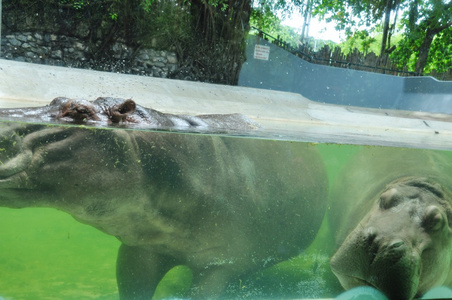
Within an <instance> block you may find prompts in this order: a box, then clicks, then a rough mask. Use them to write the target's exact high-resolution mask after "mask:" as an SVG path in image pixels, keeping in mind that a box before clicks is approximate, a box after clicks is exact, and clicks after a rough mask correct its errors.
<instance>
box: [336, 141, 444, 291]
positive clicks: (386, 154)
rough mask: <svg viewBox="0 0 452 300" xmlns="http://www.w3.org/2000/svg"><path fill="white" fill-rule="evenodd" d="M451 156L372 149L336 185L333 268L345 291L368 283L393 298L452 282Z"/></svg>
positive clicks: (351, 164)
mask: <svg viewBox="0 0 452 300" xmlns="http://www.w3.org/2000/svg"><path fill="white" fill-rule="evenodd" d="M451 176H452V155H451V154H450V153H447V152H441V151H434V150H420V149H401V148H389V147H388V148H384V147H372V148H370V147H366V148H363V149H361V150H360V151H359V152H358V154H357V155H356V156H355V157H353V158H352V159H351V160H350V161H349V162H348V163H347V164H346V165H345V166H344V168H343V169H342V171H341V173H340V175H339V179H338V180H337V182H336V183H335V184H334V186H333V188H332V190H331V195H330V205H331V209H330V212H329V214H328V218H329V222H330V226H331V228H332V230H333V233H334V234H335V236H336V244H337V245H338V246H340V247H339V249H338V250H337V252H336V253H335V254H334V256H333V257H332V259H331V268H332V271H333V273H335V275H336V276H337V278H338V279H339V281H340V283H341V284H342V286H343V287H344V288H345V289H351V288H353V287H356V286H362V285H368V286H372V287H375V288H377V289H379V290H380V291H382V292H384V293H385V294H386V295H387V296H388V297H389V298H390V299H412V298H413V297H419V296H421V295H422V294H424V293H425V292H427V291H428V290H430V289H432V288H433V287H435V286H440V285H449V286H450V284H451V283H452V272H450V271H451V256H452V242H451V234H452V231H451V225H452V209H451V201H452V194H451V192H450V191H451V188H452V180H451V179H452V178H451Z"/></svg>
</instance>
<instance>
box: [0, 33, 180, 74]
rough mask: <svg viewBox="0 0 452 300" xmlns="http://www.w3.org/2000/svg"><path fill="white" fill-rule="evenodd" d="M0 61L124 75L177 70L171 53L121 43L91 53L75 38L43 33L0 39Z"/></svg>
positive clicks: (98, 46)
mask: <svg viewBox="0 0 452 300" xmlns="http://www.w3.org/2000/svg"><path fill="white" fill-rule="evenodd" d="M1 43H2V44H1V45H2V47H1V53H0V58H5V59H11V60H16V61H23V62H31V63H39V64H46V65H55V66H65V67H74V68H84V69H94V70H101V71H111V72H118V73H126V74H137V75H146V76H153V77H162V78H166V77H168V75H170V74H171V73H172V72H174V71H175V70H176V69H177V68H178V60H177V56H176V54H175V53H174V52H171V51H156V50H153V49H145V48H139V47H138V48H134V47H129V46H127V45H126V44H125V43H124V42H122V41H120V40H119V41H116V42H115V43H113V44H112V45H108V46H102V45H100V42H99V43H98V44H96V45H94V47H92V48H95V49H102V48H103V51H102V53H95V51H91V50H92V49H90V46H89V45H86V43H85V42H84V41H83V40H81V39H79V38H77V37H71V36H66V35H57V34H54V33H42V32H17V33H8V34H6V35H4V36H2V38H1Z"/></svg>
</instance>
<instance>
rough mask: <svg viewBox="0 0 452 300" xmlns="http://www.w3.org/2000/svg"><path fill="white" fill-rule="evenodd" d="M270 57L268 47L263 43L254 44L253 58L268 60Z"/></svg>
mask: <svg viewBox="0 0 452 300" xmlns="http://www.w3.org/2000/svg"><path fill="white" fill-rule="evenodd" d="M269 57H270V47H269V46H263V45H256V46H255V47H254V59H262V60H268V58H269Z"/></svg>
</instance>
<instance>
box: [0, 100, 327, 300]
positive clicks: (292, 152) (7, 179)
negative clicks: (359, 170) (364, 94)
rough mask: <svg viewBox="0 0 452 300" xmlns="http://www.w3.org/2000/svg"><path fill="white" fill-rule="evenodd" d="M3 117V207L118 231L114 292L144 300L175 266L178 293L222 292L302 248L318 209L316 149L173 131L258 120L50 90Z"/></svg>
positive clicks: (323, 188)
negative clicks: (179, 276)
mask: <svg viewBox="0 0 452 300" xmlns="http://www.w3.org/2000/svg"><path fill="white" fill-rule="evenodd" d="M0 116H1V117H2V118H3V119H4V120H6V121H4V122H0V148H1V149H2V150H3V151H0V161H1V162H2V164H1V165H0V206H3V207H10V208H23V207H51V208H55V209H58V210H62V211H65V212H67V213H69V214H70V215H72V216H73V217H74V218H75V219H76V220H78V221H79V222H82V223H84V224H88V225H91V226H93V227H95V228H97V229H99V230H101V231H102V232H104V233H106V234H109V235H112V236H115V237H116V238H117V239H118V240H119V241H120V242H121V246H120V248H119V251H118V257H117V265H116V269H117V274H116V275H117V276H116V277H117V284H118V290H119V296H120V299H150V298H151V297H152V295H153V293H154V291H155V289H156V287H157V285H158V283H159V282H160V280H161V279H162V278H163V276H164V275H165V273H167V272H168V271H169V270H170V269H171V268H173V267H175V266H177V265H186V266H188V267H189V268H190V269H191V270H192V273H193V283H192V287H191V288H190V291H189V292H188V295H187V296H189V297H193V298H216V297H220V296H221V295H222V294H223V293H224V292H225V289H226V287H227V286H228V285H229V284H234V283H236V282H239V280H241V278H243V276H247V275H248V274H251V273H253V272H255V271H257V270H260V269H262V268H265V267H269V266H271V265H273V264H276V263H278V262H280V261H283V260H286V259H288V258H290V257H293V256H295V255H297V254H299V253H300V251H301V250H302V249H304V248H306V247H307V246H308V245H309V244H310V243H311V242H312V240H313V239H314V237H315V235H316V233H317V231H318V229H319V227H320V224H321V222H322V219H323V216H324V213H325V211H326V205H327V193H328V182H327V176H326V172H325V167H324V164H323V162H322V160H321V158H320V155H319V153H318V152H317V149H316V147H315V146H313V145H311V144H306V143H295V142H282V141H274V140H265V139H249V138H243V137H232V136H230V135H222V134H188V133H183V132H180V131H183V128H185V129H187V130H188V131H189V132H192V131H202V130H213V131H215V132H217V131H219V132H230V130H237V129H239V130H246V129H248V130H253V128H256V124H255V123H254V122H253V121H251V120H249V119H247V118H246V117H245V116H242V115H237V114H232V115H202V116H185V115H171V114H164V113H161V112H158V111H155V110H152V109H148V108H144V107H141V106H139V105H137V104H136V103H135V102H134V101H133V100H131V99H127V100H124V99H112V98H98V99H97V100H95V101H86V100H74V99H68V98H64V97H59V98H56V99H54V100H53V101H52V102H51V103H50V105H48V106H45V107H40V108H25V109H1V110H0ZM15 120H16V121H15ZM29 120H33V122H24V121H29ZM17 121H20V122H17ZM36 121H39V122H36ZM131 128H132V129H131ZM162 128H163V129H172V128H177V129H178V130H175V131H174V132H169V131H167V130H154V129H162ZM200 128H201V129H200ZM149 129H153V130H149Z"/></svg>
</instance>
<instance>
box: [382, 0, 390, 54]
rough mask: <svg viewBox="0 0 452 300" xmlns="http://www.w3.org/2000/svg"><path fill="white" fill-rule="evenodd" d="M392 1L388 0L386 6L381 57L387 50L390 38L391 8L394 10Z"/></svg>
mask: <svg viewBox="0 0 452 300" xmlns="http://www.w3.org/2000/svg"><path fill="white" fill-rule="evenodd" d="M392 1H393V0H387V1H386V8H385V18H384V22H383V37H382V39H381V48H380V57H383V55H384V54H385V50H386V41H387V40H388V32H389V21H390V18H391V10H392Z"/></svg>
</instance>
